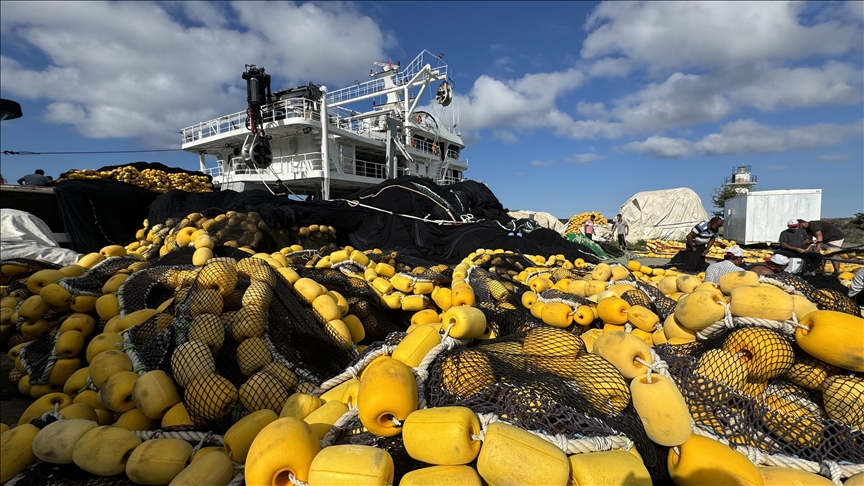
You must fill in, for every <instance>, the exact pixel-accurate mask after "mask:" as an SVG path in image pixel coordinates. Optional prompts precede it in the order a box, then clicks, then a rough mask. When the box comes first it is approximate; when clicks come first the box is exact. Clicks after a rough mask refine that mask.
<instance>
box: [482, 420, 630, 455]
mask: <svg viewBox="0 0 864 486" xmlns="http://www.w3.org/2000/svg"><path fill="white" fill-rule="evenodd" d="M477 419H478V420H479V421H480V432H479V433H478V434H472V435H471V439H472V440H479V441H481V442H482V441H485V440H486V430H487V429H488V428H489V425H491V424H493V423H495V422H500V421H501V419H500V417H498V415H496V414H494V413H478V414H477ZM511 425H512V424H511ZM520 428H521V427H520ZM522 430H525V429H522ZM526 432H528V433H531V434H534V435H536V436H537V437H540V438H541V439H543V440H545V441H547V442H549V443H551V444H553V445H555V447H557V448H559V449H561V450H562V451H564V453H566V454H570V455H572V454H584V453H588V452H602V451H610V450H612V449H625V450H628V451H629V450H630V449H631V448H632V447H633V441H631V440H630V439H629V438H627V437H625V436H623V435H611V436H608V437H583V438H578V439H569V438H567V436H566V435H563V434H555V435H548V434H544V433H542V432H538V431H536V430H526Z"/></svg>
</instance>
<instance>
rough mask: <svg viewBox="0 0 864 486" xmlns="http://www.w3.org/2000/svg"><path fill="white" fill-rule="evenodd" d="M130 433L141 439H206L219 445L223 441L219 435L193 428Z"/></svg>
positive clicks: (192, 440)
mask: <svg viewBox="0 0 864 486" xmlns="http://www.w3.org/2000/svg"><path fill="white" fill-rule="evenodd" d="M132 433H134V434H135V435H137V436H138V437H139V438H140V439H141V440H152V439H180V440H185V441H188V442H199V441H202V440H205V439H206V440H207V441H208V442H215V443H218V444H219V445H222V441H223V437H222V436H221V435H218V434H214V433H213V432H198V431H195V430H177V431H164V430H133V431H132Z"/></svg>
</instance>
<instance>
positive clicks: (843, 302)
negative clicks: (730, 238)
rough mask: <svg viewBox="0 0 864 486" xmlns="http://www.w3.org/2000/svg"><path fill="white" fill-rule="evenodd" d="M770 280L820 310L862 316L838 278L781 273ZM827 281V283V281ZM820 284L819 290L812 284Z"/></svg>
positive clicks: (772, 276) (771, 276)
mask: <svg viewBox="0 0 864 486" xmlns="http://www.w3.org/2000/svg"><path fill="white" fill-rule="evenodd" d="M768 278H770V279H772V280H777V281H779V282H781V283H783V284H785V285H788V286H790V287H792V288H794V289H795V291H797V292H799V293H801V294H802V295H804V297H806V298H807V300H809V301H811V302H813V303H814V304H816V307H818V308H819V309H820V310H833V311H839V312H845V313H847V314H852V315H853V316H861V310H860V308H859V307H858V304H856V303H855V301H854V300H852V299H850V298H849V295H848V290H847V289H846V288H845V287H843V286H842V285H840V283H839V282H838V281H837V279H836V278H833V277H823V276H812V277H807V279H806V280H805V278H802V277H799V276H798V275H793V274H791V273H786V272H781V273H775V274H774V275H770V276H769V277H768ZM826 280H827V281H826ZM811 281H812V282H814V283H818V284H819V285H820V286H819V288H817V287H814V286H813V285H811V283H810V282H811Z"/></svg>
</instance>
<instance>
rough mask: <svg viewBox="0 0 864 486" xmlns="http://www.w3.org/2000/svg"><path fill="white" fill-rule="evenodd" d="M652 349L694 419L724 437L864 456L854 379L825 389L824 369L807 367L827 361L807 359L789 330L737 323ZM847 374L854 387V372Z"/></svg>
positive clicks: (822, 454) (820, 456) (863, 413)
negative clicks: (706, 335) (786, 332)
mask: <svg viewBox="0 0 864 486" xmlns="http://www.w3.org/2000/svg"><path fill="white" fill-rule="evenodd" d="M656 350H657V353H658V355H660V356H661V357H662V358H663V359H664V360H665V361H666V362H667V363H668V365H669V372H670V373H671V374H672V376H673V377H674V378H675V380H676V381H677V383H678V385H679V389H680V390H681V393H682V395H683V396H684V398H685V400H686V401H687V403H688V406H689V407H690V412H691V416H692V417H693V419H694V421H695V423H696V425H697V426H698V427H700V428H702V429H704V430H706V431H707V432H710V433H712V434H714V435H716V436H719V437H722V438H724V439H726V440H728V441H729V442H730V443H731V444H735V445H744V446H750V447H756V448H759V449H761V450H763V451H766V452H769V453H777V454H783V455H786V456H792V457H798V458H802V459H807V460H810V461H815V462H822V461H826V460H827V461H835V462H840V461H847V462H850V463H854V464H861V463H862V462H864V432H862V431H861V428H860V426H861V424H862V423H864V409H862V407H861V406H860V400H861V398H862V394H861V391H860V390H858V391H857V392H855V391H854V389H855V385H854V379H844V380H841V381H837V382H836V384H835V389H832V390H830V392H825V390H823V387H824V383H825V382H826V379H827V378H826V376H827V373H823V374H818V373H819V372H818V370H817V371H814V368H819V369H825V368H827V369H829V370H830V369H832V368H833V367H830V366H829V367H820V366H819V365H816V366H815V367H813V366H812V365H811V366H808V365H807V363H811V364H816V363H820V362H819V361H818V360H816V359H815V358H812V357H810V356H809V355H807V353H805V352H804V351H802V350H801V349H800V347H798V346H797V344H795V341H794V338H792V337H791V336H788V335H784V334H781V333H779V332H777V331H773V330H770V329H764V328H741V329H736V330H731V331H723V332H720V333H717V334H714V335H712V336H711V337H710V338H709V339H707V340H705V341H700V342H695V343H692V344H689V345H679V346H668V345H663V346H659V347H657V348H656ZM833 369H834V370H836V371H837V372H839V370H838V369H836V368H833ZM843 373H844V374H846V373H849V372H848V371H844V372H843ZM852 376H853V377H857V379H858V380H859V381H858V385H857V386H858V387H859V388H860V386H861V381H860V380H861V378H862V376H861V374H860V373H854V374H853V375H852ZM808 377H809V378H808ZM835 381H836V380H835ZM801 384H805V385H808V386H801ZM850 396H851V399H846V400H843V399H841V397H850ZM826 397H829V401H831V400H833V401H836V402H837V403H836V404H831V403H829V401H826V400H825V398H826ZM856 397H857V400H859V402H858V403H857V404H856V402H855V399H856ZM829 405H831V406H829ZM827 410H830V413H826V412H827Z"/></svg>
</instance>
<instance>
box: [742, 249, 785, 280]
mask: <svg viewBox="0 0 864 486" xmlns="http://www.w3.org/2000/svg"><path fill="white" fill-rule="evenodd" d="M788 265H789V258H788V257H786V256H783V255H780V254H778V253H775V254H773V255H771V258H770V259H768V261H767V262H765V263H763V264H759V265H755V266H753V267H752V268H750V271H751V272H754V273H756V274H758V275H774V274H775V273H780V272H782V271H785V270H786V267H787V266H788Z"/></svg>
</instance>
